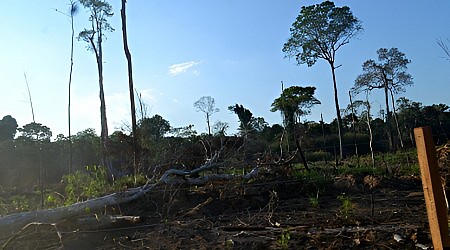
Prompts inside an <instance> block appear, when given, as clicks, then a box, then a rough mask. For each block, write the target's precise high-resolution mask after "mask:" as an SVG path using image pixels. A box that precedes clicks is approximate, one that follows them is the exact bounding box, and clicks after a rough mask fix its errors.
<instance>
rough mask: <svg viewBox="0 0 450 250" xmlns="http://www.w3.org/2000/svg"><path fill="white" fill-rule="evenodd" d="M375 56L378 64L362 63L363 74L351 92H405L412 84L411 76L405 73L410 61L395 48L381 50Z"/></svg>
mask: <svg viewBox="0 0 450 250" xmlns="http://www.w3.org/2000/svg"><path fill="white" fill-rule="evenodd" d="M377 54H378V62H375V61H374V60H367V61H365V62H364V63H363V65H362V67H363V73H362V74H361V75H359V76H358V77H357V78H356V80H355V86H354V87H353V88H352V90H353V92H355V93H359V92H361V91H371V90H373V89H382V88H387V89H389V90H391V91H393V93H395V94H398V93H401V92H405V87H406V86H410V85H412V84H413V81H412V76H411V75H410V74H408V73H407V72H406V70H407V69H408V64H409V63H410V62H411V61H410V60H409V59H407V58H406V56H405V54H404V53H402V52H400V51H399V50H398V49H397V48H391V49H389V50H388V49H386V48H381V49H379V50H378V51H377Z"/></svg>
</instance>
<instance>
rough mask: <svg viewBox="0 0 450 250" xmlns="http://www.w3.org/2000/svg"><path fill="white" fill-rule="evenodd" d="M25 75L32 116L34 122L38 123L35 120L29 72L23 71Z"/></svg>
mask: <svg viewBox="0 0 450 250" xmlns="http://www.w3.org/2000/svg"><path fill="white" fill-rule="evenodd" d="M23 76H24V77H25V83H26V84H27V90H28V98H29V100H30V106H31V116H32V117H33V122H34V123H36V121H35V120H34V108H33V101H31V92H30V86H29V85H28V79H27V74H26V73H23Z"/></svg>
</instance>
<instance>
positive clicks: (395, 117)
mask: <svg viewBox="0 0 450 250" xmlns="http://www.w3.org/2000/svg"><path fill="white" fill-rule="evenodd" d="M389 92H390V93H391V103H392V115H393V116H394V122H395V127H396V128H397V135H398V140H399V141H400V146H401V147H402V148H403V138H402V133H401V132H400V126H399V125H398V119H397V111H396V110H395V101H394V93H392V90H391V89H389Z"/></svg>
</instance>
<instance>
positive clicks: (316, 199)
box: [308, 196, 320, 209]
mask: <svg viewBox="0 0 450 250" xmlns="http://www.w3.org/2000/svg"><path fill="white" fill-rule="evenodd" d="M308 201H309V205H311V207H312V208H314V209H317V208H319V205H320V204H319V197H317V196H316V197H313V196H310V197H308Z"/></svg>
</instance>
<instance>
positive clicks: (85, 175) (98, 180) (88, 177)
mask: <svg viewBox="0 0 450 250" xmlns="http://www.w3.org/2000/svg"><path fill="white" fill-rule="evenodd" d="M63 181H64V182H65V183H66V188H65V192H66V202H65V204H66V205H70V204H73V203H77V202H81V201H85V200H88V199H92V198H97V197H100V196H101V195H104V194H107V193H108V192H110V191H111V190H112V189H111V186H110V185H109V183H108V180H107V171H106V168H104V167H98V166H93V167H90V166H87V167H86V172H84V171H77V172H75V173H73V174H69V175H64V176H63Z"/></svg>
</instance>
